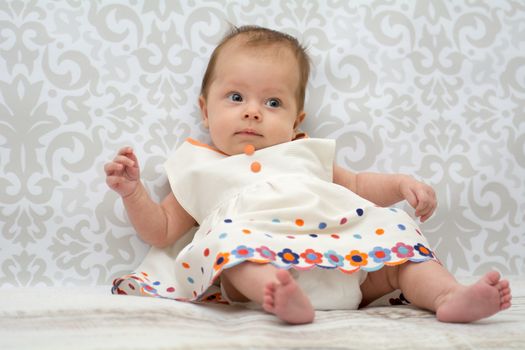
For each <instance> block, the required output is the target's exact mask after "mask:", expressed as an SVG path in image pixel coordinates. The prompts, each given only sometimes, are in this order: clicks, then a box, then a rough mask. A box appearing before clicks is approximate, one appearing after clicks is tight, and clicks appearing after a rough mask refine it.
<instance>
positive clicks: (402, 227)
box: [397, 224, 407, 231]
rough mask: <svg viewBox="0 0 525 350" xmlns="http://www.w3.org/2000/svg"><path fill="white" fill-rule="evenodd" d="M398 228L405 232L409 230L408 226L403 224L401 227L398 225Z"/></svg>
mask: <svg viewBox="0 0 525 350" xmlns="http://www.w3.org/2000/svg"><path fill="white" fill-rule="evenodd" d="M397 227H398V228H399V229H400V230H401V231H405V230H406V229H407V228H406V226H405V225H403V224H399V225H397Z"/></svg>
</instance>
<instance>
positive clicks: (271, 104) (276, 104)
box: [266, 98, 281, 108]
mask: <svg viewBox="0 0 525 350" xmlns="http://www.w3.org/2000/svg"><path fill="white" fill-rule="evenodd" d="M266 105H267V106H268V107H271V108H278V107H281V101H280V100H279V99H278V98H270V99H268V100H267V101H266Z"/></svg>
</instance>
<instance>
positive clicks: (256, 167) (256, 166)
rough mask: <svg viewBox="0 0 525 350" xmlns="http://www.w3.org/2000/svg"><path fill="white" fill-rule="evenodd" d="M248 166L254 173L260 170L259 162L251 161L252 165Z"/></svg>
mask: <svg viewBox="0 0 525 350" xmlns="http://www.w3.org/2000/svg"><path fill="white" fill-rule="evenodd" d="M250 168H251V169H252V171H253V172H254V173H258V172H259V171H261V163H259V162H253V163H252V165H250Z"/></svg>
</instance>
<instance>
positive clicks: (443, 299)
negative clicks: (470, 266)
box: [362, 261, 511, 322]
mask: <svg viewBox="0 0 525 350" xmlns="http://www.w3.org/2000/svg"><path fill="white" fill-rule="evenodd" d="M382 270H385V271H384V272H383V273H382V274H383V275H372V278H371V279H370V281H365V283H363V285H362V290H363V300H365V298H368V300H369V299H371V298H370V296H371V295H373V294H374V293H373V291H372V288H370V287H373V286H374V284H373V282H374V281H375V286H376V287H380V288H384V289H385V290H387V289H390V290H394V289H401V291H402V292H403V294H404V295H405V297H406V298H407V299H408V300H409V301H410V302H411V303H412V304H414V305H415V306H418V307H421V308H424V309H427V310H430V311H434V312H436V317H437V319H438V320H440V321H443V322H473V321H476V320H479V319H482V318H485V317H489V316H491V315H493V314H495V313H497V312H499V311H501V310H505V309H507V308H509V307H510V300H511V295H510V288H509V282H508V281H506V280H501V279H500V275H499V273H498V272H495V271H492V272H488V273H486V274H485V276H483V277H482V278H481V279H480V280H478V282H476V283H474V284H472V285H470V286H464V285H461V284H459V283H458V282H457V281H456V280H455V279H454V277H453V276H452V275H451V274H450V273H449V272H448V271H447V270H446V269H445V268H444V267H443V266H441V265H439V264H438V263H436V262H434V261H427V262H423V263H405V264H402V265H399V266H396V267H390V268H384V269H382ZM377 272H379V271H377ZM374 277H375V279H374ZM377 277H383V278H384V280H383V282H382V283H381V282H378V281H379V278H377Z"/></svg>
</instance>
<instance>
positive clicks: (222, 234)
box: [219, 232, 228, 239]
mask: <svg viewBox="0 0 525 350" xmlns="http://www.w3.org/2000/svg"><path fill="white" fill-rule="evenodd" d="M226 237H228V234H227V233H226V232H224V233H221V234H220V235H219V239H225V238H226Z"/></svg>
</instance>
